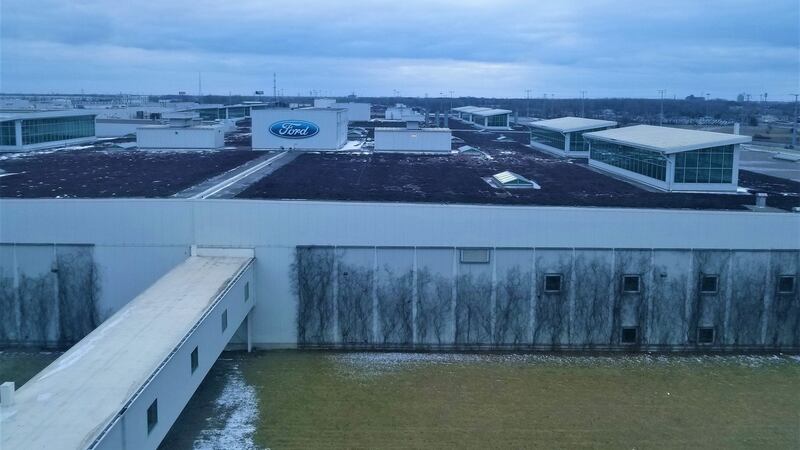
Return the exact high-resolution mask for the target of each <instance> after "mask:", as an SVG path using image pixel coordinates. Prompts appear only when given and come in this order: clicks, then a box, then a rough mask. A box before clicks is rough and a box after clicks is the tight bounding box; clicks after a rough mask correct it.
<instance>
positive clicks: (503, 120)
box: [486, 114, 508, 127]
mask: <svg viewBox="0 0 800 450" xmlns="http://www.w3.org/2000/svg"><path fill="white" fill-rule="evenodd" d="M486 125H487V126H490V127H507V126H508V116H507V115H506V114H498V115H496V116H489V117H487V118H486Z"/></svg>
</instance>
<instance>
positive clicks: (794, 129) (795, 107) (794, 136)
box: [789, 94, 800, 148]
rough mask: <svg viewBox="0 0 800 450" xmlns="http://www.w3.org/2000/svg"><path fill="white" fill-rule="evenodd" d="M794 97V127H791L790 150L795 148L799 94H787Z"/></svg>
mask: <svg viewBox="0 0 800 450" xmlns="http://www.w3.org/2000/svg"><path fill="white" fill-rule="evenodd" d="M789 95H794V127H792V148H797V125H798V121H797V97H798V96H800V94H789Z"/></svg>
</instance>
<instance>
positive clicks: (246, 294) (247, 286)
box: [244, 281, 250, 301]
mask: <svg viewBox="0 0 800 450" xmlns="http://www.w3.org/2000/svg"><path fill="white" fill-rule="evenodd" d="M248 300H250V282H249V281H248V282H247V283H245V284H244V301H248Z"/></svg>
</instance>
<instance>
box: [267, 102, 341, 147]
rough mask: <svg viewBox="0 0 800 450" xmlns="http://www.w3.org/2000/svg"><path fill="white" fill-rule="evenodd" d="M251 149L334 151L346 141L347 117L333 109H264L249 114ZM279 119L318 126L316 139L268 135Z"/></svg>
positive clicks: (314, 137) (313, 137)
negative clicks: (251, 122) (302, 121)
mask: <svg viewBox="0 0 800 450" xmlns="http://www.w3.org/2000/svg"><path fill="white" fill-rule="evenodd" d="M252 120H253V125H252V136H253V138H252V139H253V148H255V149H275V148H294V149H297V150H336V149H339V148H341V147H342V146H343V145H344V144H345V143H346V142H347V114H345V113H344V112H343V111H339V110H336V109H263V110H255V111H253V112H252ZM279 120H306V121H309V122H312V123H314V124H315V125H317V126H318V127H319V133H318V134H317V135H316V136H312V137H310V138H305V139H286V138H282V137H278V136H275V135H273V134H271V133H270V132H269V127H270V125H272V124H273V123H275V122H277V121H279Z"/></svg>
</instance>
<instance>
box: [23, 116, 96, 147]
mask: <svg viewBox="0 0 800 450" xmlns="http://www.w3.org/2000/svg"><path fill="white" fill-rule="evenodd" d="M94 135H95V133H94V116H71V117H51V118H47V119H25V120H23V121H22V145H31V144H40V143H43V142H53V141H65V140H69V139H78V138H85V137H92V136H94Z"/></svg>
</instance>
